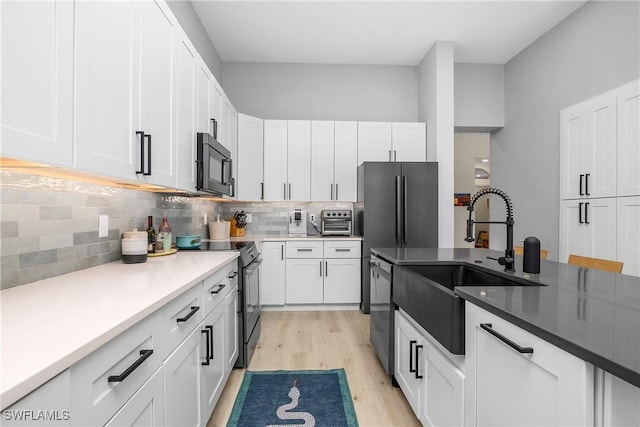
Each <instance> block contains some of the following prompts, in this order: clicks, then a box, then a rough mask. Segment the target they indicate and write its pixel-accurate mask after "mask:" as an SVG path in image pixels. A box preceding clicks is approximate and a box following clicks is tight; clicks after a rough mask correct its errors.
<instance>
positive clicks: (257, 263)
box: [244, 258, 262, 274]
mask: <svg viewBox="0 0 640 427" xmlns="http://www.w3.org/2000/svg"><path fill="white" fill-rule="evenodd" d="M260 264H262V258H256V259H255V260H253V262H252V263H251V264H249V266H248V267H246V268H245V269H244V271H245V273H248V274H252V273H253V272H254V271H255V270H256V269H258V268H259V267H260Z"/></svg>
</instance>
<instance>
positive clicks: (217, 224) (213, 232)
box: [209, 221, 231, 240]
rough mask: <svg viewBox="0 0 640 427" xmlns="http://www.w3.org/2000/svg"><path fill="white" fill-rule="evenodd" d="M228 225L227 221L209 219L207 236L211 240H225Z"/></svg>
mask: <svg viewBox="0 0 640 427" xmlns="http://www.w3.org/2000/svg"><path fill="white" fill-rule="evenodd" d="M230 226H231V223H230V222H229V221H211V222H210V223H209V238H210V239H211V240H227V239H228V238H229V230H230Z"/></svg>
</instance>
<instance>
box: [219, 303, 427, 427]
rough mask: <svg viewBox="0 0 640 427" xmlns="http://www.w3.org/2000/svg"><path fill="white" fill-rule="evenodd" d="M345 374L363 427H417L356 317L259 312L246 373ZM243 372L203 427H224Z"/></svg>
mask: <svg viewBox="0 0 640 427" xmlns="http://www.w3.org/2000/svg"><path fill="white" fill-rule="evenodd" d="M335 368H344V369H345V371H346V373H347V379H348V381H349V388H350V390H351V396H352V397H353V403H354V406H355V410H356V414H357V416H358V423H359V424H360V425H361V426H420V422H419V421H418V419H417V418H416V417H415V416H414V415H413V411H412V410H411V407H410V406H409V403H408V402H407V400H406V399H405V398H404V396H403V394H402V392H401V391H400V389H399V388H397V387H393V386H392V385H391V381H390V380H389V377H387V375H386V374H385V373H384V370H383V369H382V365H381V364H380V362H379V361H378V358H377V356H376V354H375V352H374V351H373V348H372V347H371V344H370V342H369V316H368V315H366V314H362V313H361V312H360V311H313V312H291V311H289V312H262V332H261V335H260V340H259V342H258V347H257V349H256V351H255V353H254V355H253V358H252V360H251V364H250V365H249V370H252V371H267V370H279V369H291V370H294V369H335ZM243 375H244V370H243V369H234V370H233V372H231V376H230V378H229V381H228V382H227V385H226V387H225V389H224V391H223V393H222V396H221V397H220V400H219V402H218V404H217V406H216V409H215V411H214V412H213V414H212V415H211V419H209V423H208V424H207V427H214V426H225V425H226V423H227V420H228V418H229V415H230V414H231V409H232V408H233V403H234V401H235V398H236V395H237V393H238V389H239V388H240V384H241V383H242V377H243Z"/></svg>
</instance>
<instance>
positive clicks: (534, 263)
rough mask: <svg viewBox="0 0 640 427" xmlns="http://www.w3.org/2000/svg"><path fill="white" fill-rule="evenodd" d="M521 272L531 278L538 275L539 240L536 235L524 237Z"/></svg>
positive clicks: (535, 277)
mask: <svg viewBox="0 0 640 427" xmlns="http://www.w3.org/2000/svg"><path fill="white" fill-rule="evenodd" d="M522 273H523V275H524V276H525V277H528V278H532V279H537V278H538V277H539V276H540V240H539V239H538V238H537V237H527V238H526V239H524V260H523V261H522Z"/></svg>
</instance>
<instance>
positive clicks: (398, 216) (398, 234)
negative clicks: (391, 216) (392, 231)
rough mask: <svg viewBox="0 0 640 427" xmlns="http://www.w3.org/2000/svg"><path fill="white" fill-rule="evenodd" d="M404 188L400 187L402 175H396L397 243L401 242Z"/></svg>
mask: <svg viewBox="0 0 640 427" xmlns="http://www.w3.org/2000/svg"><path fill="white" fill-rule="evenodd" d="M401 193H402V189H401V188H400V176H396V243H398V244H400V243H402V241H401V236H400V235H401V233H402V231H401V229H400V228H401V224H400V222H401V217H402V212H401V210H402V204H401V202H400V198H401V197H402V194H401Z"/></svg>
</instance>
